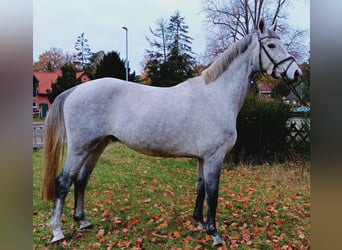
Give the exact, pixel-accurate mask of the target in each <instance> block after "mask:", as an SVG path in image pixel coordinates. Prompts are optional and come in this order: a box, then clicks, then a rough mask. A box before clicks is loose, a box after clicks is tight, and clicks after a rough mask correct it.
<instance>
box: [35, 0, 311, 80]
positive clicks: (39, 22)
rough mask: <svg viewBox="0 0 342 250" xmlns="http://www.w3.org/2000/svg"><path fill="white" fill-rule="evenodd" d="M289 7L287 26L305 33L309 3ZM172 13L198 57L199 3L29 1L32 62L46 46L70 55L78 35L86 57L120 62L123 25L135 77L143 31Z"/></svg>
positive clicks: (301, 0)
mask: <svg viewBox="0 0 342 250" xmlns="http://www.w3.org/2000/svg"><path fill="white" fill-rule="evenodd" d="M289 8H290V11H289V12H290V16H289V20H288V21H289V23H290V24H291V25H295V26H297V27H300V28H306V29H309V28H310V1H309V0H292V3H291V5H290V7H289ZM177 10H178V11H179V12H180V15H181V16H182V17H185V20H184V21H185V23H186V24H187V25H188V26H189V33H188V35H189V36H191V37H192V38H194V40H193V42H192V51H193V52H195V55H200V54H202V53H203V52H204V50H205V46H206V32H205V26H204V21H205V13H203V12H202V0H187V1H184V0H96V1H95V0H58V1H46V0H33V60H34V61H38V58H39V55H41V54H42V53H44V52H45V51H48V50H49V49H50V48H51V47H56V48H60V49H62V50H63V52H69V53H75V52H76V50H75V49H74V45H75V42H76V39H77V37H78V36H79V35H81V34H82V33H83V32H84V33H85V38H86V39H88V44H89V47H90V49H91V51H92V52H98V51H100V50H103V51H104V52H105V53H107V52H110V51H117V52H119V53H120V57H121V58H123V59H125V57H126V40H125V39H126V33H125V30H124V29H122V27H123V26H125V27H127V28H128V60H129V63H130V68H131V70H132V71H133V70H135V71H136V73H137V74H140V73H141V72H142V70H143V66H142V62H143V60H144V55H145V54H146V53H145V50H146V49H149V44H148V42H147V40H146V38H145V37H146V36H149V37H151V38H152V36H151V33H150V31H149V27H151V28H152V29H154V28H155V27H156V26H155V22H156V20H157V19H158V18H164V19H167V20H168V19H169V18H170V17H171V15H173V14H174V13H175V12H176V11H177ZM132 71H131V72H132Z"/></svg>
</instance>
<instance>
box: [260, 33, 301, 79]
mask: <svg viewBox="0 0 342 250" xmlns="http://www.w3.org/2000/svg"><path fill="white" fill-rule="evenodd" d="M266 38H276V39H280V38H279V37H278V36H265V37H262V38H260V32H258V40H259V45H260V51H259V65H260V70H261V71H263V69H262V63H261V50H262V49H263V50H264V51H265V54H266V55H267V57H268V59H270V61H271V62H272V64H273V70H272V76H273V77H274V78H276V69H277V67H278V66H279V65H281V64H283V63H284V62H286V61H289V60H291V62H290V63H289V65H287V67H286V70H285V72H283V73H282V74H281V75H282V77H284V78H287V76H286V75H287V71H288V69H289V68H290V66H291V64H292V63H293V62H295V59H294V57H293V56H289V57H287V58H285V59H283V60H281V61H279V62H276V61H275V60H274V59H273V58H272V56H271V55H270V54H269V53H268V51H267V49H266V48H265V46H264V45H263V44H262V43H261V41H262V40H263V39H266Z"/></svg>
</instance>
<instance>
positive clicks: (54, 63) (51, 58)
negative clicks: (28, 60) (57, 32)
mask: <svg viewBox="0 0 342 250" xmlns="http://www.w3.org/2000/svg"><path fill="white" fill-rule="evenodd" d="M64 63H65V56H64V55H63V51H62V49H59V48H55V47H52V48H50V50H48V51H45V52H44V53H43V54H41V55H40V56H39V61H38V62H36V63H34V64H33V71H37V72H54V71H56V70H60V68H61V67H62V66H63V65H64Z"/></svg>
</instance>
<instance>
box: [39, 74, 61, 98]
mask: <svg viewBox="0 0 342 250" xmlns="http://www.w3.org/2000/svg"><path fill="white" fill-rule="evenodd" d="M33 75H34V76H35V77H36V78H37V80H38V93H39V94H47V92H46V90H47V89H50V90H51V84H52V83H55V82H56V81H57V78H58V77H59V76H61V75H62V72H61V71H58V72H33Z"/></svg>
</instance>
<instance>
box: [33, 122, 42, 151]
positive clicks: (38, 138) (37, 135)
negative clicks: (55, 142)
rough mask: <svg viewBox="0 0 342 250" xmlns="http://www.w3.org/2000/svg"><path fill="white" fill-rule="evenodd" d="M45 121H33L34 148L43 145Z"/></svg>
mask: <svg viewBox="0 0 342 250" xmlns="http://www.w3.org/2000/svg"><path fill="white" fill-rule="evenodd" d="M43 135H44V123H33V148H42V147H43Z"/></svg>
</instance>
